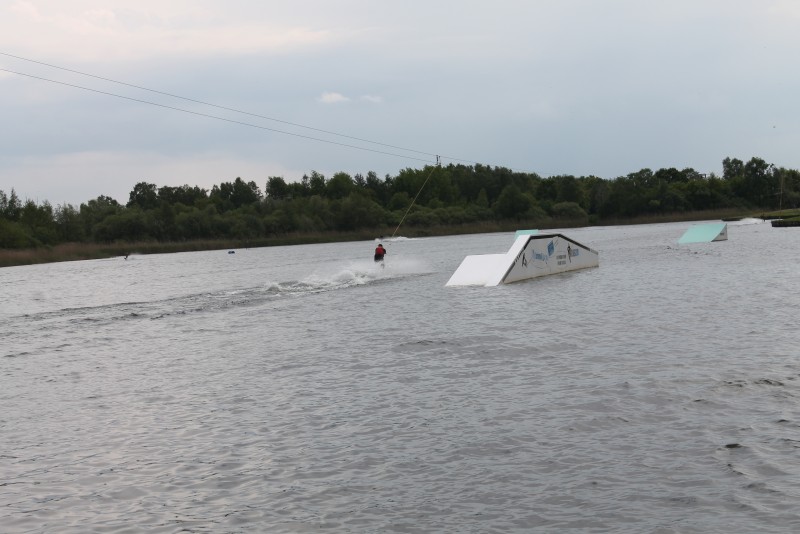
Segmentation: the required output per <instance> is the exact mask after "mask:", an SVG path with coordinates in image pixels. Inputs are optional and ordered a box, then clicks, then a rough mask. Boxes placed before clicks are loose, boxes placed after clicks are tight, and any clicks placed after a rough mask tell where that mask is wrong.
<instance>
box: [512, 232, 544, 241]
mask: <svg viewBox="0 0 800 534" xmlns="http://www.w3.org/2000/svg"><path fill="white" fill-rule="evenodd" d="M538 233H539V230H517V232H516V233H515V234H514V239H517V238H518V237H519V236H521V235H536V234H538Z"/></svg>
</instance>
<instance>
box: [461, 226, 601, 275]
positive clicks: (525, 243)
mask: <svg viewBox="0 0 800 534" xmlns="http://www.w3.org/2000/svg"><path fill="white" fill-rule="evenodd" d="M598 265H600V257H599V254H598V253H597V252H596V251H594V250H592V249H590V248H588V247H586V246H584V245H581V244H580V243H578V242H577V241H574V240H572V239H570V238H568V237H566V236H564V235H562V234H533V235H532V234H523V235H518V236H517V238H516V239H515V240H514V244H513V245H511V248H510V249H509V251H508V252H506V253H505V254H484V255H479V256H467V257H466V258H464V261H462V262H461V265H459V267H458V269H456V272H455V273H453V275H452V276H451V277H450V280H448V281H447V284H446V285H447V286H465V285H479V286H496V285H499V284H509V283H511V282H518V281H520V280H527V279H529V278H535V277H538V276H546V275H548V274H556V273H563V272H567V271H575V270H578V269H585V268H587V267H597V266H598Z"/></svg>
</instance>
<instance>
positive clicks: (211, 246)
mask: <svg viewBox="0 0 800 534" xmlns="http://www.w3.org/2000/svg"><path fill="white" fill-rule="evenodd" d="M760 216H761V215H753V214H749V213H746V214H745V213H743V212H742V211H741V210H738V211H737V210H732V209H725V210H714V211H702V212H687V213H672V214H665V215H653V216H647V217H635V218H631V219H604V220H592V221H587V220H552V219H548V220H545V221H542V220H519V221H481V222H475V223H469V224H461V225H452V226H431V227H415V226H408V227H404V228H403V229H402V230H401V231H396V229H395V228H374V229H367V230H361V231H357V232H311V233H290V234H285V235H280V236H272V237H265V238H259V239H245V240H233V239H217V240H214V239H201V240H194V241H179V242H157V241H141V242H135V243H127V242H118V243H62V244H59V245H54V246H48V247H38V248H30V249H20V250H17V249H0V267H11V266H15V265H32V264H37V263H52V262H59V261H76V260H92V259H104V258H113V257H117V256H125V255H129V254H167V253H172V252H190V251H199V250H223V249H238V248H258V247H271V246H286V245H305V244H311V243H333V242H343V241H361V240H372V239H376V238H378V237H386V238H388V237H390V236H392V235H393V234H395V233H396V234H397V235H398V236H404V237H432V236H443V235H463V234H481V233H492V232H507V231H515V230H519V229H531V228H537V229H540V230H546V229H548V228H579V227H584V226H610V225H615V226H616V225H625V224H654V223H663V222H680V221H698V220H712V219H731V218H741V217H760Z"/></svg>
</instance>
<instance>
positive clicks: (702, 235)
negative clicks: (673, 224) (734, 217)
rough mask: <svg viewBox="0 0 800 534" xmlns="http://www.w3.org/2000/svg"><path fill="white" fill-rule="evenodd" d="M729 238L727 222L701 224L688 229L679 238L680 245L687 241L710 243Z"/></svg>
mask: <svg viewBox="0 0 800 534" xmlns="http://www.w3.org/2000/svg"><path fill="white" fill-rule="evenodd" d="M727 239H728V225H727V224H725V223H713V224H699V225H697V226H693V227H691V228H689V229H688V230H686V233H685V234H683V236H682V237H681V238H680V239H679V240H678V244H679V245H683V244H686V243H710V242H712V241H725V240H727Z"/></svg>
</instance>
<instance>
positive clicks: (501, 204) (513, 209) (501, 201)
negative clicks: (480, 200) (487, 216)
mask: <svg viewBox="0 0 800 534" xmlns="http://www.w3.org/2000/svg"><path fill="white" fill-rule="evenodd" d="M532 207H533V202H531V199H530V197H528V196H527V195H523V194H522V191H521V190H520V188H519V187H517V186H516V185H514V184H510V185H507V186H506V187H505V188H504V189H503V191H502V192H501V193H500V196H499V197H498V198H497V202H495V203H494V205H493V206H492V210H494V212H495V213H496V214H497V216H498V217H500V218H502V219H519V218H521V217H522V216H523V215H524V214H525V213H526V212H527V211H528V210H530V209H531V208H532Z"/></svg>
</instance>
